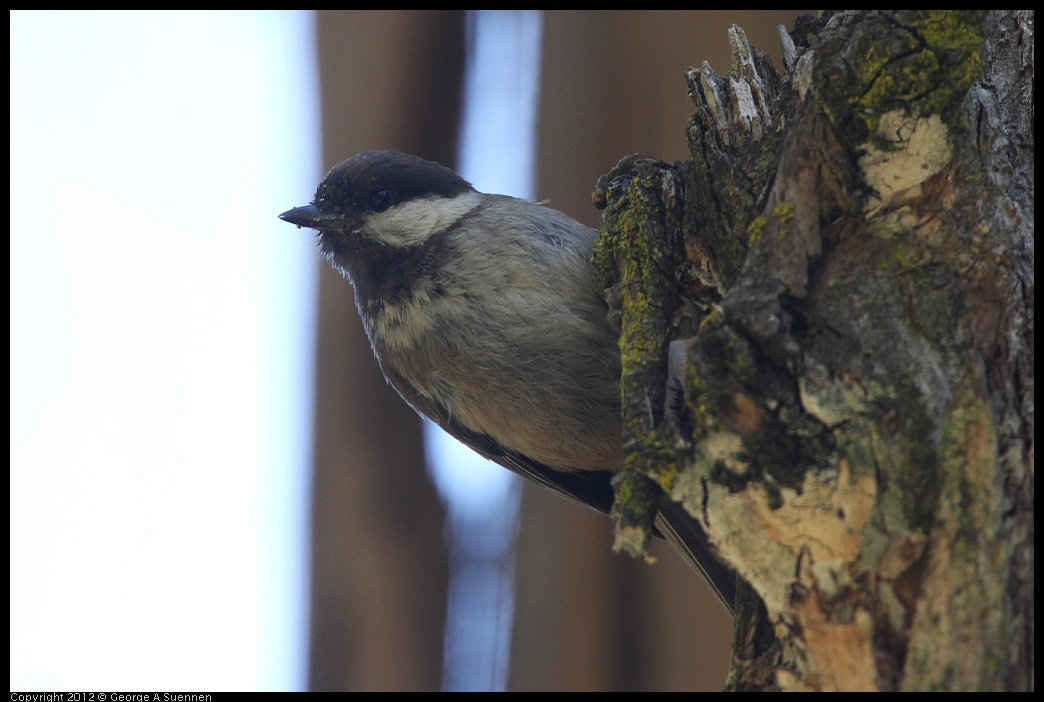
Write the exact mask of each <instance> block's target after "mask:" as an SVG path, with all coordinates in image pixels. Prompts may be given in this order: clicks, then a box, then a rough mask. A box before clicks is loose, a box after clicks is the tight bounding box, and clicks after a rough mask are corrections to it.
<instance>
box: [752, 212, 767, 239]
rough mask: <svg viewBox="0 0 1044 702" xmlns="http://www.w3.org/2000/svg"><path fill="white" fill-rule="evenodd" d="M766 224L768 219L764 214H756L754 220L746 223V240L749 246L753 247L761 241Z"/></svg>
mask: <svg viewBox="0 0 1044 702" xmlns="http://www.w3.org/2000/svg"><path fill="white" fill-rule="evenodd" d="M766 224H768V219H767V218H766V217H765V215H758V216H757V217H755V218H754V221H752V222H751V223H750V224H749V225H747V242H748V243H749V244H750V246H752V247H753V246H754V245H755V244H757V243H758V242H759V241H761V236H762V234H764V233H765V225H766Z"/></svg>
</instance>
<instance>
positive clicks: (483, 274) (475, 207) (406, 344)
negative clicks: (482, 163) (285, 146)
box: [279, 151, 735, 608]
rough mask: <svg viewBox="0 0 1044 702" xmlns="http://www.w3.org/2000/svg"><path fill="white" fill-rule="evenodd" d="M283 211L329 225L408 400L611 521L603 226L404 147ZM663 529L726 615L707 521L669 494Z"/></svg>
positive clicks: (616, 442) (343, 173)
mask: <svg viewBox="0 0 1044 702" xmlns="http://www.w3.org/2000/svg"><path fill="white" fill-rule="evenodd" d="M279 216H280V218H281V219H283V220H285V221H287V222H289V223H291V224H296V225H297V226H298V227H310V228H312V229H316V230H318V232H319V245H320V248H321V249H322V252H323V255H324V256H325V257H326V259H327V260H328V261H330V263H332V264H333V266H334V267H335V268H336V269H337V270H339V271H341V273H342V274H344V275H345V276H347V277H348V279H349V280H350V281H351V282H352V285H353V286H354V287H355V301H356V305H357V307H358V309H359V315H360V316H361V317H362V321H363V325H364V326H365V328H366V334H367V336H368V337H369V339H370V343H371V344H372V345H373V350H374V353H375V354H376V355H377V359H378V361H379V362H380V365H381V370H382V371H383V372H384V375H385V377H386V378H387V379H388V382H389V383H391V385H392V386H393V387H394V388H395V389H396V390H397V391H398V392H399V394H400V395H401V396H402V398H403V399H404V400H406V402H407V403H409V404H410V405H411V406H412V407H413V408H414V409H415V410H417V411H418V412H419V413H420V414H422V415H424V416H426V417H428V418H429V419H431V420H432V421H434V422H435V423H436V424H438V425H439V426H440V427H442V428H443V429H445V430H446V431H447V432H449V434H451V435H452V436H454V437H456V438H457V439H459V440H460V441H462V442H463V443H464V444H466V445H467V446H469V447H471V448H472V449H474V450H475V451H477V452H478V453H480V454H481V455H483V456H485V457H486V458H488V459H490V460H492V461H495V462H496V463H499V464H500V465H502V466H504V467H506V468H508V469H510V470H513V471H515V472H516V473H519V474H521V475H523V476H525V477H526V478H529V479H530V480H533V481H535V482H537V483H540V484H541V485H543V486H545V487H547V488H550V489H551V490H553V491H555V492H556V493H558V494H559V495H562V496H564V497H566V498H568V499H571V500H573V501H576V502H579V503H581V504H584V505H587V506H589V507H593V508H594V509H596V510H598V511H600V512H602V513H605V514H608V513H609V509H610V508H611V507H612V504H613V489H612V486H611V485H610V480H611V478H612V477H613V474H614V473H616V472H618V471H619V470H620V468H621V465H622V455H621V418H620V351H619V347H618V346H617V337H618V333H617V331H616V330H615V329H614V328H613V326H612V325H611V324H610V322H609V319H608V312H609V310H608V308H607V306H606V303H605V300H604V298H603V296H602V291H601V290H599V288H598V285H597V284H596V283H595V279H594V273H593V271H592V269H591V262H590V252H591V246H592V245H593V244H594V240H595V236H596V234H597V232H596V231H595V230H594V229H591V228H590V227H586V226H584V225H582V224H580V223H579V222H577V221H575V220H573V219H571V218H570V217H568V216H566V215H564V214H562V213H561V212H558V211H556V210H553V209H550V208H547V207H543V206H541V205H537V204H533V203H530V202H526V201H524V200H518V199H515V198H513V197H507V196H504V195H487V194H485V193H480V192H478V191H477V190H475V188H473V187H472V186H471V184H470V183H468V182H467V181H465V180H464V179H463V178H461V177H460V176H459V175H457V174H456V173H454V172H453V171H452V170H450V169H448V168H446V167H444V166H441V165H439V164H437V163H434V162H432V161H426V160H424V159H422V158H418V157H416V156H411V155H409V154H404V153H401V152H398V151H366V152H363V153H361V154H358V155H356V156H353V157H352V158H350V159H348V160H347V161H344V162H342V163H340V164H338V165H337V166H334V168H333V169H332V170H331V171H330V172H329V173H328V174H327V175H326V177H325V178H323V180H322V182H321V183H320V184H319V188H318V190H317V191H316V194H315V199H314V200H313V201H312V203H311V204H309V205H305V206H304V207H296V208H294V209H292V210H289V211H287V212H284V213H283V214H281V215H279ZM657 527H658V528H659V529H660V531H661V532H662V533H663V534H664V535H666V536H667V537H668V539H669V540H670V541H671V542H672V543H674V544H675V546H676V547H677V548H678V549H679V550H680V551H681V552H682V554H683V556H685V558H686V560H687V561H688V562H689V563H690V564H691V565H693V566H694V567H695V568H696V569H697V570H698V571H699V572H701V573H702V574H703V575H704V577H706V578H707V580H708V581H709V582H710V583H711V585H712V587H713V588H714V589H715V591H716V593H717V594H718V597H719V598H720V599H721V600H722V602H723V603H725V605H726V606H728V607H730V608H731V607H732V603H733V600H734V597H735V576H734V575H732V573H731V572H730V571H728V570H727V569H726V568H724V567H723V566H721V565H720V564H719V563H718V562H717V561H716V560H715V559H714V558H713V556H711V555H710V552H709V550H708V547H707V542H706V537H705V535H704V533H703V530H702V528H701V527H700V525H699V523H698V522H697V521H696V520H695V519H693V518H692V517H691V516H690V515H688V514H687V513H685V512H684V511H683V510H682V509H681V508H680V506H678V505H677V504H675V503H674V502H671V501H670V500H669V499H667V500H664V503H663V505H662V506H661V509H660V513H659V514H658V516H657Z"/></svg>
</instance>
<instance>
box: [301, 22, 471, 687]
mask: <svg viewBox="0 0 1044 702" xmlns="http://www.w3.org/2000/svg"><path fill="white" fill-rule="evenodd" d="M317 25H318V27H317V29H318V47H319V75H320V81H321V83H320V92H321V95H322V121H323V165H324V167H325V168H330V167H331V166H333V165H335V164H337V163H339V162H340V161H343V160H344V159H346V158H348V157H349V156H351V155H353V154H355V153H358V152H360V151H364V150H366V149H381V148H397V149H401V150H403V151H409V152H412V153H415V154H417V155H419V156H423V157H424V158H429V159H433V160H437V161H440V162H442V163H444V164H446V165H448V166H453V165H454V160H455V158H456V134H457V121H458V116H459V105H460V103H459V95H460V84H461V79H462V70H463V61H464V16H463V13H462V12H449V13H444V12H409V13H405V12H404V13H394V12H350V13H349V12H340V11H320V12H319V13H318V15H317ZM316 182H318V179H317V180H316ZM302 234H304V232H302ZM316 265H318V266H321V273H320V278H319V327H318V329H319V339H318V349H317V364H316V376H317V378H316V405H315V407H316V438H315V484H314V487H313V494H314V506H313V514H312V520H313V528H314V542H313V550H312V602H311V607H312V633H311V669H310V673H309V687H310V688H311V689H312V690H363V691H365V690H438V689H439V684H440V679H441V674H442V636H443V627H444V624H445V616H446V579H447V577H446V576H447V565H446V553H445V549H444V547H443V544H444V538H443V519H444V514H443V509H442V505H441V502H440V500H439V497H438V495H437V494H436V492H435V489H434V487H433V486H432V485H431V483H430V482H429V481H428V479H427V474H426V469H425V463H424V446H423V433H422V430H421V423H420V420H419V419H418V417H417V414H416V413H415V412H414V411H413V410H412V409H411V408H410V407H409V406H407V405H406V403H404V402H403V401H402V399H401V398H399V396H398V395H397V394H396V393H395V391H394V390H392V388H391V387H390V386H388V385H387V383H386V382H385V380H384V376H383V375H382V374H381V371H380V368H379V367H378V366H377V362H376V360H375V359H374V357H373V351H372V350H371V348H370V343H369V341H368V340H367V338H366V334H365V332H364V331H363V328H362V323H361V321H360V320H359V315H358V313H356V311H355V303H354V301H353V296H352V289H351V286H350V285H349V284H348V281H347V280H345V279H343V278H342V277H341V276H340V274H338V273H336V272H335V271H334V270H333V269H332V268H331V267H330V266H329V265H328V264H327V263H326V262H325V261H321V260H320V257H319V256H318V255H317V256H316Z"/></svg>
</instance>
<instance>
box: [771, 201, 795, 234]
mask: <svg viewBox="0 0 1044 702" xmlns="http://www.w3.org/2000/svg"><path fill="white" fill-rule="evenodd" d="M772 216H773V217H775V218H777V219H778V220H779V239H780V241H782V240H783V239H785V238H786V236H787V233H788V232H789V231H790V220H792V219H794V203H793V202H783V203H780V204H779V205H776V206H775V207H774V208H772Z"/></svg>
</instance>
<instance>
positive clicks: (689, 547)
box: [385, 372, 736, 612]
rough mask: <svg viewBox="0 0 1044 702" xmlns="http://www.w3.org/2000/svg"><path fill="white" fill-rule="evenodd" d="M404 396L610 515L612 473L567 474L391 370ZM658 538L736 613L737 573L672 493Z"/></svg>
mask: <svg viewBox="0 0 1044 702" xmlns="http://www.w3.org/2000/svg"><path fill="white" fill-rule="evenodd" d="M385 375H386V376H387V377H388V379H389V381H390V382H391V384H392V386H393V387H395V389H396V390H398V391H399V394H400V395H402V397H403V398H404V399H406V401H407V402H408V403H409V404H410V405H411V406H412V407H413V408H414V409H415V410H417V412H419V413H420V414H421V415H422V416H425V417H427V418H428V419H430V420H432V421H433V422H435V423H436V424H438V425H439V426H440V427H442V429H444V430H445V431H446V433H448V434H449V435H450V436H452V437H454V438H455V439H457V440H458V441H460V442H462V443H463V444H464V445H465V446H467V447H469V448H470V449H472V450H474V451H475V452H476V453H478V454H479V455H481V456H482V457H484V458H487V459H489V460H491V461H493V462H494V463H497V464H499V465H502V466H504V467H505V468H507V469H508V470H511V471H513V472H515V473H517V474H519V475H521V476H522V477H524V478H528V479H529V480H532V481H533V482H535V483H537V484H539V485H542V486H544V487H546V488H548V489H549V490H551V491H553V492H555V493H557V494H559V495H561V496H562V497H564V498H566V499H568V500H571V501H573V502H576V503H579V504H581V505H584V506H586V507H591V508H592V509H596V510H598V511H599V512H601V513H602V514H605V515H608V514H609V511H610V510H611V509H612V506H613V500H614V499H615V494H614V492H613V487H612V484H611V481H612V478H613V474H612V473H611V472H609V471H582V472H565V471H560V470H555V469H554V468H551V467H550V466H547V465H545V464H543V463H540V462H539V461H534V460H533V459H531V458H529V457H527V456H525V455H523V454H521V453H519V452H517V451H514V450H513V449H510V448H508V447H506V446H504V445H503V444H501V443H500V442H498V441H497V440H496V439H494V438H493V437H491V436H489V435H488V434H484V433H481V432H476V431H473V430H472V429H469V428H468V427H466V426H464V425H463V424H461V423H460V422H459V421H457V420H456V419H455V418H454V417H453V416H452V415H451V414H450V413H449V412H448V411H447V410H446V408H445V407H443V406H442V405H441V404H440V403H438V402H435V401H434V400H433V399H431V398H430V397H427V396H424V395H422V394H421V393H419V392H417V390H416V388H414V387H413V386H412V385H411V384H410V383H409V381H407V380H406V379H405V378H404V377H402V376H401V375H400V374H398V373H395V372H391V373H386V374H385ZM656 529H657V531H655V532H654V534H655V535H656V536H661V537H663V538H665V539H666V540H667V541H668V542H669V543H670V544H671V545H672V546H674V548H675V549H676V550H677V551H678V552H679V553H680V554H681V556H682V558H683V559H684V560H685V562H686V563H688V564H689V566H690V567H691V568H692V569H693V570H695V571H696V572H697V573H698V574H699V575H700V576H701V577H702V578H703V579H704V580H706V581H707V583H708V584H709V585H710V587H711V589H712V590H713V591H714V594H715V595H717V597H718V599H719V600H721V602H722V604H724V605H725V607H726V608H728V610H729V611H730V612H731V611H732V610H733V608H734V606H735V602H736V575H735V573H733V572H732V571H731V570H730V569H729V568H727V567H726V566H724V565H722V564H721V562H719V561H718V559H717V558H716V557H715V556H714V552H713V551H712V550H711V547H710V544H709V542H708V541H707V535H706V533H704V531H703V527H702V526H700V523H699V522H698V521H697V520H696V519H695V518H694V517H693V516H692V515H691V514H689V513H688V512H686V511H685V509H684V508H683V507H682V506H681V505H680V504H678V503H677V502H674V501H673V500H671V499H670V498H669V497H665V498H664V499H663V502H662V503H661V505H660V508H659V512H658V513H657V515H656Z"/></svg>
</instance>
